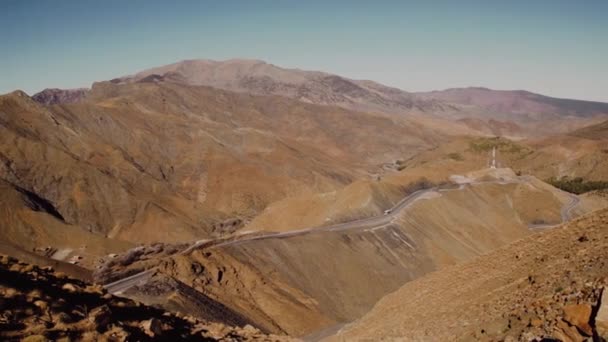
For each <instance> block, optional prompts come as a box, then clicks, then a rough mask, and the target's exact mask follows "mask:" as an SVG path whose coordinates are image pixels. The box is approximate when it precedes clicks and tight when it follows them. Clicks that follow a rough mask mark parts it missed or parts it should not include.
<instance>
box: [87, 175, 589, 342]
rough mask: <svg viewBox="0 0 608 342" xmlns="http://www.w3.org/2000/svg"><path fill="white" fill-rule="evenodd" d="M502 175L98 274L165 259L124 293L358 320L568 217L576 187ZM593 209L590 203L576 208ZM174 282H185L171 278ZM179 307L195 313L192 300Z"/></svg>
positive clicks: (274, 324) (289, 322)
mask: <svg viewBox="0 0 608 342" xmlns="http://www.w3.org/2000/svg"><path fill="white" fill-rule="evenodd" d="M499 175H500V177H510V179H512V180H513V182H511V181H501V180H497V179H495V178H493V177H494V174H493V173H487V172H484V173H481V174H477V177H479V180H480V182H479V183H471V184H465V185H462V186H451V187H448V188H446V189H444V190H442V191H430V192H429V193H427V194H425V195H424V196H423V197H421V198H420V199H418V200H416V201H415V202H413V203H411V204H409V205H408V206H407V207H406V208H405V209H404V210H403V211H400V212H399V213H397V214H396V215H397V216H396V218H395V219H394V220H393V221H392V222H391V223H389V224H385V225H382V226H379V227H366V226H362V227H355V228H352V229H346V230H333V231H331V230H330V231H327V230H323V229H313V230H310V231H307V232H304V233H299V234H295V235H286V236H276V237H270V238H254V239H246V238H247V236H242V237H241V238H245V240H240V239H237V240H236V241H235V242H228V243H210V244H203V245H201V247H200V248H196V249H194V250H192V251H191V252H190V253H188V254H185V255H182V254H179V255H178V254H175V255H172V256H169V257H166V256H163V255H159V256H160V260H159V259H158V258H155V256H154V255H155V254H154V253H147V252H144V253H141V252H140V253H137V254H134V255H136V256H137V257H136V258H130V259H128V260H129V262H128V263H126V265H127V267H126V268H124V265H125V263H122V262H120V261H116V260H114V261H110V263H109V264H108V266H107V267H104V268H103V269H102V270H101V271H100V272H98V273H97V277H98V279H100V280H102V281H104V282H107V281H113V280H116V279H121V278H123V277H125V276H127V275H132V274H135V273H138V272H141V271H143V270H145V269H150V268H155V267H156V266H157V265H160V266H158V268H156V269H157V272H156V273H157V275H156V276H155V277H154V278H153V279H152V281H150V282H148V284H146V285H140V286H138V287H135V288H131V289H129V290H128V291H126V292H125V293H124V294H125V295H127V296H130V297H134V298H138V299H140V300H143V301H145V302H147V301H148V300H153V301H154V303H155V304H161V305H163V306H165V307H167V305H169V306H172V307H175V305H176V302H178V303H180V302H181V303H188V302H191V301H192V300H185V299H179V298H198V297H199V296H200V294H204V295H205V296H207V297H210V298H211V299H212V300H214V301H216V302H219V303H221V304H222V305H223V306H225V307H228V308H230V309H231V310H233V311H235V312H239V313H240V314H242V315H243V316H244V317H246V318H247V319H248V320H249V321H250V322H252V323H253V324H254V325H255V326H258V327H260V328H261V329H263V330H266V331H270V332H287V333H289V334H290V335H294V336H301V335H306V334H309V333H312V332H314V331H318V330H320V329H323V328H326V327H329V326H332V325H335V324H341V323H345V322H349V321H352V320H354V319H357V318H358V317H360V316H361V315H363V314H365V313H366V312H367V311H368V310H369V309H370V307H371V306H372V305H373V304H374V303H375V302H376V301H377V300H378V299H379V298H380V297H382V296H384V295H385V294H387V293H389V292H391V291H393V290H395V289H396V288H398V287H399V286H401V285H402V284H404V283H405V282H407V281H411V280H413V279H416V278H418V277H420V276H422V275H424V274H426V273H428V272H431V271H433V270H437V269H440V268H442V267H444V266H447V265H452V264H454V263H458V262H462V261H465V260H469V259H471V258H473V257H475V256H478V255H480V254H483V253H487V252H489V251H491V250H493V249H495V248H498V247H501V246H503V245H505V244H507V243H509V242H511V241H514V240H516V239H519V238H521V237H523V236H527V235H529V234H531V233H532V232H533V231H534V230H530V229H529V225H534V224H538V223H548V224H552V223H555V224H556V223H559V222H561V219H562V217H561V212H562V210H563V208H564V206H565V205H567V204H568V203H570V202H571V198H570V197H569V196H567V195H565V194H564V193H563V192H561V191H557V190H556V189H554V188H552V187H551V186H549V185H547V184H545V183H542V182H540V181H538V180H534V179H532V178H523V179H518V178H517V177H515V176H514V175H512V174H511V173H508V172H502V171H501V173H499ZM509 175H510V176H509ZM493 179H494V180H493ZM586 211H588V209H587V204H585V203H584V202H581V204H580V205H579V206H577V207H576V208H575V209H574V210H573V211H572V213H573V214H578V213H584V212H586ZM253 237H256V235H253ZM125 258H126V256H125V257H123V256H120V257H119V258H118V260H125ZM121 264H122V265H123V266H122V267H121V266H120V265H121ZM175 281H178V282H179V283H180V284H182V285H180V287H177V286H174V285H163V284H167V283H169V284H171V283H173V282H175ZM159 288H160V289H165V290H163V291H159V290H158V289H159ZM197 293H198V294H197ZM163 298H164V299H163ZM180 310H183V311H186V312H192V313H193V314H196V311H190V310H192V308H191V307H190V306H189V305H187V304H182V309H180Z"/></svg>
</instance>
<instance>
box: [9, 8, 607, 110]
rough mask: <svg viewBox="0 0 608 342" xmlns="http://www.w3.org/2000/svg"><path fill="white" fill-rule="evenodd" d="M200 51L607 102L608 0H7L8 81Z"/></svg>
mask: <svg viewBox="0 0 608 342" xmlns="http://www.w3.org/2000/svg"><path fill="white" fill-rule="evenodd" d="M193 58H211V59H229V58H256V59H263V60H265V61H268V62H270V63H273V64H276V65H279V66H285V67H298V68H301V69H314V70H323V71H327V72H332V73H336V74H340V75H343V76H347V77H351V78H359V79H372V80H375V81H378V82H381V83H384V84H388V85H392V86H397V87H399V88H402V89H405V90H408V91H423V90H432V89H444V88H449V87H462V86H485V87H490V88H496V89H527V90H531V91H535V92H540V93H543V94H547V95H552V96H558V97H570V98H581V99H590V100H600V101H607V102H608V1H607V0H588V1H585V0H580V1H575V0H571V1H562V0H534V1H520V0H509V1H504V0H500V1H493V0H484V1H481V0H479V1H472V0H471V1H468V0H462V1H452V0H446V1H439V0H419V1H405V0H403V1H357V0H352V1H329V0H327V1H316V0H311V1H289V0H284V1H280V0H256V1H253V0H251V1H249V0H243V1H231V0H217V1H204V0H200V1H185V0H184V1H143V0H125V1H123V0H120V1H114V0H95V1H93V0H73V1H62V0H53V1H51V0H49V1H44V0H39V1H30V0H1V1H0V93H6V92H9V91H12V90H14V89H22V90H25V91H26V92H28V93H29V94H33V93H34V92H37V91H39V90H42V89H43V88H46V87H59V88H72V87H82V86H84V87H88V86H90V84H91V83H92V82H93V81H96V80H107V79H111V78H114V77H118V76H123V75H126V74H131V73H134V72H136V71H139V70H142V69H146V68H149V67H153V66H159V65H163V64H168V63H172V62H176V61H178V60H183V59H193Z"/></svg>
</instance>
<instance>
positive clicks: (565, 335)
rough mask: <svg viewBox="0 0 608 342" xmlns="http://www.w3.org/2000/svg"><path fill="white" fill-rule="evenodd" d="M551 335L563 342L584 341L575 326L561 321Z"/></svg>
mask: <svg viewBox="0 0 608 342" xmlns="http://www.w3.org/2000/svg"><path fill="white" fill-rule="evenodd" d="M553 335H554V337H556V338H557V339H558V340H560V341H563V342H583V341H584V340H585V338H584V337H583V336H581V334H580V333H579V332H578V329H576V327H575V326H571V325H569V324H568V323H566V322H565V321H563V320H560V321H558V322H557V324H556V325H555V330H554V332H553Z"/></svg>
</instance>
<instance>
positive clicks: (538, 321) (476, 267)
mask: <svg viewBox="0 0 608 342" xmlns="http://www.w3.org/2000/svg"><path fill="white" fill-rule="evenodd" d="M607 224H608V210H602V211H599V212H596V213H593V214H590V215H587V216H585V217H583V218H580V219H578V220H576V221H574V222H571V223H568V224H566V225H564V226H562V227H560V228H555V229H553V230H548V231H545V232H543V233H542V234H540V235H534V236H531V237H528V238H526V239H523V240H520V241H517V242H514V243H512V244H510V245H508V246H506V247H504V248H501V249H498V250H496V251H493V252H490V253H488V254H486V255H483V256H480V257H479V258H477V259H475V260H473V261H471V262H468V263H464V264H461V265H456V266H453V267H449V268H446V269H444V270H441V271H438V272H434V273H432V274H429V275H427V276H425V277H423V278H420V279H417V280H415V281H412V282H410V283H408V284H406V285H404V286H403V287H402V288H400V289H399V290H397V291H396V292H394V293H392V294H390V295H388V296H386V297H385V298H383V299H382V300H381V301H380V302H379V303H378V304H377V305H376V306H375V307H374V309H373V310H372V311H371V312H370V313H368V314H367V315H365V316H364V317H363V318H362V319H360V320H358V321H357V322H355V323H353V324H351V325H349V326H347V327H345V328H344V329H342V330H341V331H340V332H339V333H338V335H337V336H334V337H333V338H332V339H331V340H338V341H342V340H343V341H358V340H370V339H372V340H378V339H384V340H391V339H405V340H412V341H423V340H424V341H427V340H434V341H440V340H443V341H446V340H450V341H457V340H467V341H470V340H482V341H490V340H492V341H497V340H500V341H506V340H526V341H527V340H532V339H534V338H537V339H538V340H540V339H541V338H553V339H555V338H557V339H560V340H581V341H582V340H583V336H581V335H585V334H587V336H590V335H591V334H592V329H593V327H592V326H590V325H588V324H589V323H588V322H591V325H592V324H593V320H592V317H589V316H588V317H585V318H581V321H580V322H581V323H577V322H579V321H573V319H572V318H569V317H571V316H568V314H567V313H565V312H566V311H568V312H569V311H570V310H573V309H574V308H575V306H576V305H581V306H582V307H585V306H586V307H587V308H589V312H591V309H592V308H593V307H597V305H598V299H599V294H600V293H601V289H602V287H604V288H606V286H607V285H608V278H607V276H608V264H607V263H606V260H608V254H607V253H608V229H607ZM605 291H606V290H604V292H605ZM604 297H605V296H604ZM603 300H604V301H605V300H606V299H605V298H604V299H603ZM577 319H578V318H577ZM582 319H584V321H582ZM583 323H584V324H585V325H588V329H589V330H583V331H587V332H586V333H585V332H583V331H579V330H577V328H576V326H577V324H578V327H582V328H583V329H587V328H584V326H583V325H582V324H583ZM573 326H574V327H573ZM568 336H570V337H568ZM577 336H578V337H577Z"/></svg>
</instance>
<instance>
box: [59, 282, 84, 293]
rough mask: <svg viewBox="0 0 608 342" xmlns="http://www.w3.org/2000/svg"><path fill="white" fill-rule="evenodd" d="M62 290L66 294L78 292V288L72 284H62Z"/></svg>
mask: <svg viewBox="0 0 608 342" xmlns="http://www.w3.org/2000/svg"><path fill="white" fill-rule="evenodd" d="M61 288H62V289H63V290H66V291H68V292H72V293H74V292H78V291H79V290H80V288H79V287H78V286H77V285H74V284H72V283H65V284H63V286H62V287H61Z"/></svg>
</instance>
